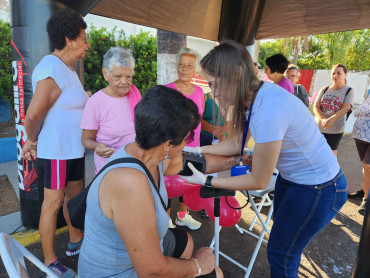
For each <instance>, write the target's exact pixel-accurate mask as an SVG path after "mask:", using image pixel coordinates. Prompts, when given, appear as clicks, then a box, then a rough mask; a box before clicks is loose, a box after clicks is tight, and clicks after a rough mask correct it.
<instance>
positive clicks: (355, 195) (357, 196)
mask: <svg viewBox="0 0 370 278" xmlns="http://www.w3.org/2000/svg"><path fill="white" fill-rule="evenodd" d="M347 197H348V198H350V199H359V200H361V199H363V198H364V197H365V192H364V191H363V190H362V189H361V190H359V191H356V192H353V193H348V194H347Z"/></svg>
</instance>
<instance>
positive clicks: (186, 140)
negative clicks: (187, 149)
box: [185, 130, 195, 144]
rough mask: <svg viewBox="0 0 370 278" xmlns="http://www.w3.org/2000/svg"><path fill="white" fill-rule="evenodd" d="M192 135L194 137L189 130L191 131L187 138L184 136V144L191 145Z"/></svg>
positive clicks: (192, 132)
mask: <svg viewBox="0 0 370 278" xmlns="http://www.w3.org/2000/svg"><path fill="white" fill-rule="evenodd" d="M194 135H195V133H194V130H191V131H190V132H189V135H188V136H186V138H185V142H186V144H189V143H191V142H193V141H194Z"/></svg>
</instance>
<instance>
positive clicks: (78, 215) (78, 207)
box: [67, 157, 166, 230]
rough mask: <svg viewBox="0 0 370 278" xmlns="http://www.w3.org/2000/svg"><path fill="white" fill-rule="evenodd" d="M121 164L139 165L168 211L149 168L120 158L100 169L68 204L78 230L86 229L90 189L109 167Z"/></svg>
mask: <svg viewBox="0 0 370 278" xmlns="http://www.w3.org/2000/svg"><path fill="white" fill-rule="evenodd" d="M119 163H136V164H139V166H140V167H141V168H143V170H144V171H145V173H146V175H147V176H148V177H149V179H150V181H151V183H152V184H153V186H154V188H155V189H156V192H157V194H158V196H159V198H160V200H161V203H162V206H163V208H164V209H165V210H166V205H165V203H164V201H163V199H162V196H161V194H160V193H159V188H157V187H156V186H155V182H154V179H153V177H152V174H151V173H150V172H149V170H148V168H146V166H145V165H144V163H143V162H141V161H140V160H139V159H136V158H133V157H124V158H118V159H115V160H112V161H110V162H109V163H107V164H105V165H104V167H103V168H102V169H100V171H99V173H98V174H97V175H96V176H95V177H94V179H93V180H92V181H91V182H90V184H89V185H88V186H87V187H86V188H85V189H84V190H82V191H81V192H80V193H79V194H77V195H76V196H75V197H73V198H72V199H70V200H69V202H68V203H67V208H68V212H69V219H70V221H71V224H72V226H73V227H75V228H76V229H80V230H83V229H84V228H85V215H86V199H87V195H88V193H89V190H90V187H91V185H92V184H93V182H94V181H95V179H96V178H97V177H98V176H99V175H100V174H101V173H102V172H103V171H104V170H105V169H107V168H108V167H110V166H113V165H115V164H119Z"/></svg>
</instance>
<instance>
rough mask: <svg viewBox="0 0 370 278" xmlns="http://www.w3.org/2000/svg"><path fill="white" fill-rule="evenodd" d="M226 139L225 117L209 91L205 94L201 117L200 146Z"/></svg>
mask: <svg viewBox="0 0 370 278" xmlns="http://www.w3.org/2000/svg"><path fill="white" fill-rule="evenodd" d="M225 140H226V126H225V118H224V116H223V115H222V114H220V113H219V107H218V105H217V103H216V102H215V101H214V100H213V98H212V95H211V94H210V93H207V94H205V98H204V112H203V115H202V119H201V131H200V146H207V145H212V144H213V143H215V142H223V141H225Z"/></svg>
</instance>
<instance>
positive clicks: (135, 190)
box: [78, 86, 225, 278]
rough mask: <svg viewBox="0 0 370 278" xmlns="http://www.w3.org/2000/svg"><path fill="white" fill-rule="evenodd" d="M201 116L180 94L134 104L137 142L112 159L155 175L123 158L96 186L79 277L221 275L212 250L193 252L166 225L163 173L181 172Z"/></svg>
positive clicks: (155, 95)
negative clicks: (187, 143)
mask: <svg viewBox="0 0 370 278" xmlns="http://www.w3.org/2000/svg"><path fill="white" fill-rule="evenodd" d="M121 120H122V121H124V120H125V119H121ZM199 121H200V116H199V113H198V108H197V106H196V105H195V104H194V102H192V101H191V100H189V99H188V98H186V97H184V96H183V95H182V94H181V93H179V92H177V91H176V90H173V89H171V88H168V87H165V86H155V87H153V88H151V89H149V90H148V92H147V93H146V95H145V97H144V98H143V99H142V100H141V101H140V102H139V103H138V105H137V106H136V108H135V132H136V138H135V142H132V143H129V144H127V145H125V146H124V147H123V148H121V149H120V150H119V151H118V152H117V153H115V154H114V155H113V156H112V157H111V158H110V159H109V160H108V161H109V162H111V161H113V160H115V159H118V158H135V159H137V160H139V161H140V162H142V163H143V164H144V165H145V166H146V168H147V170H148V171H149V173H150V174H149V173H146V172H145V171H144V169H143V168H142V167H141V166H139V164H137V163H118V164H114V165H112V166H110V167H108V168H107V169H106V170H104V172H103V173H102V174H100V175H99V176H98V177H97V178H96V179H95V181H94V182H93V183H92V185H91V187H90V190H89V194H88V196H87V200H86V202H87V209H86V217H85V239H84V243H83V245H82V248H81V254H80V257H79V260H78V276H79V277H81V278H84V277H121V278H125V277H130V278H135V277H199V276H200V277H207V278H216V277H217V278H222V277H223V275H222V271H221V270H220V269H219V268H218V267H216V266H215V257H214V254H213V251H212V249H210V248H207V247H203V248H200V249H198V250H197V251H196V252H195V253H194V255H193V249H194V242H193V239H192V237H191V236H190V235H189V234H188V233H187V232H185V231H182V230H177V229H169V228H168V215H167V213H166V205H167V201H168V199H167V191H166V187H165V185H164V181H163V180H164V178H163V175H164V174H167V175H174V174H176V173H178V172H179V171H180V170H181V168H182V164H183V163H182V149H183V148H184V146H185V143H186V141H188V140H190V141H191V140H192V139H193V138H192V137H189V136H191V134H193V133H191V131H192V130H193V129H194V128H196V127H197V126H198V124H199ZM179 127H181V128H179ZM222 163H225V161H223V162H222ZM150 175H151V176H152V179H151V178H149V176H150Z"/></svg>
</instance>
